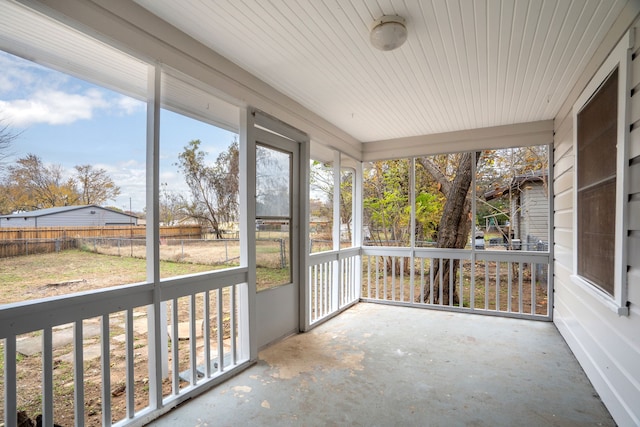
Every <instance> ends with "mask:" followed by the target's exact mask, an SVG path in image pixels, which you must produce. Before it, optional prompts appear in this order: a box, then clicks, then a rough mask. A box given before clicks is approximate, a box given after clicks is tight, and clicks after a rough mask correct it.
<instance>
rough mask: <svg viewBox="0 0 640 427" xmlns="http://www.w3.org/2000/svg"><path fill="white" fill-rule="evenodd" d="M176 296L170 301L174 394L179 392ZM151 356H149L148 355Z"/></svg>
mask: <svg viewBox="0 0 640 427" xmlns="http://www.w3.org/2000/svg"><path fill="white" fill-rule="evenodd" d="M178 333H179V332H178V298H174V299H173V300H172V301H171V373H172V378H171V380H172V381H171V384H172V391H173V394H174V396H177V395H178V394H179V393H180V364H179V360H180V359H179V357H180V355H179V352H180V350H179V348H178V347H179V345H178V340H179V339H180V337H179V336H178ZM149 357H151V356H149Z"/></svg>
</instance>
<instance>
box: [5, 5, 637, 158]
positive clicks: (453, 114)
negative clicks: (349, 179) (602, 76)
mask: <svg viewBox="0 0 640 427" xmlns="http://www.w3.org/2000/svg"><path fill="white" fill-rule="evenodd" d="M70 3H73V4H69V5H67V4H66V3H65V2H56V3H55V7H58V8H60V9H61V10H62V11H63V12H64V13H69V14H71V15H73V14H74V13H75V12H74V7H75V8H76V9H77V8H81V9H83V10H82V11H78V12H77V14H78V15H77V16H85V15H83V14H84V12H87V14H88V15H91V16H93V17H97V18H95V19H101V18H103V17H107V16H110V14H113V15H114V16H115V17H116V18H114V19H115V20H119V21H121V22H126V25H127V27H126V28H127V32H129V30H131V31H138V33H136V34H139V37H141V38H142V39H141V44H142V43H143V42H144V43H146V38H154V37H155V38H163V37H164V38H166V43H169V44H172V46H171V48H173V49H180V48H182V47H185V46H190V47H193V46H194V44H193V43H192V39H195V40H196V41H198V42H199V43H200V44H198V45H197V46H196V47H193V53H191V54H192V55H196V56H194V59H195V60H196V61H199V62H198V63H199V64H201V65H203V66H204V67H209V66H212V67H216V68H215V72H216V73H219V75H220V76H222V77H223V78H224V79H227V80H226V82H227V83H226V86H225V85H221V87H222V86H225V89H228V90H230V91H231V92H233V91H240V92H239V93H241V97H240V98H233V99H231V100H230V101H231V102H230V103H229V104H228V105H226V106H225V105H223V104H224V103H220V105H217V104H216V105H214V104H211V103H212V102H215V99H214V98H212V97H209V98H207V99H199V98H197V96H196V97H194V92H193V91H189V90H188V85H182V86H181V85H180V83H179V82H178V79H174V80H172V81H168V82H167V83H168V84H167V90H166V91H165V92H164V93H163V96H164V98H165V99H166V100H167V104H168V106H169V107H170V108H175V109H178V110H179V109H180V108H181V106H182V105H187V103H188V101H189V97H192V98H191V101H192V102H191V104H190V105H191V106H193V105H203V106H206V110H207V112H206V114H212V115H215V117H212V116H209V118H210V119H211V120H213V121H215V122H216V123H218V124H220V125H222V126H225V127H228V128H234V127H236V128H237V126H238V119H237V117H238V114H237V106H240V107H242V106H244V105H246V103H249V104H252V105H253V104H255V103H258V104H260V103H262V104H264V105H268V106H274V107H273V108H274V109H277V110H278V112H285V113H286V114H285V115H286V116H287V117H286V118H287V120H289V119H291V118H292V117H293V118H297V119H298V120H297V123H296V124H297V125H299V126H301V128H304V127H305V126H307V127H308V128H309V129H312V130H313V129H315V130H317V134H318V136H319V137H322V136H324V135H334V136H336V137H337V138H340V140H341V141H345V143H348V144H356V143H357V145H358V146H359V147H360V149H361V150H363V151H365V150H367V149H369V148H366V149H365V148H364V147H365V146H367V145H368V144H364V145H360V144H359V142H365V143H369V144H372V143H378V144H383V142H384V145H386V146H389V144H390V142H389V141H394V140H405V139H406V138H415V137H424V136H430V135H436V134H438V135H439V134H442V133H451V132H456V131H465V130H470V129H480V128H490V127H496V126H503V125H511V124H518V123H537V122H539V121H545V122H546V121H549V120H551V119H553V118H554V117H555V116H556V115H557V114H558V112H559V110H560V109H561V107H562V106H563V102H564V101H565V99H567V97H568V95H569V93H570V92H571V91H572V90H574V86H575V85H576V84H577V82H578V79H579V77H580V75H581V73H582V72H583V71H584V70H585V68H586V66H587V64H588V62H589V60H590V59H591V58H592V56H593V55H594V53H595V52H596V51H597V49H598V47H599V45H600V43H601V42H602V41H603V40H605V35H606V34H607V31H608V30H609V29H610V28H611V27H612V26H613V24H614V22H615V21H616V19H617V18H618V17H622V16H626V15H634V14H635V13H637V5H636V3H634V2H633V0H629V1H628V0H607V1H602V0H566V1H539V2H538V1H536V2H527V1H513V0H496V1H489V0H484V1H483V0H480V1H464V2H460V1H445V0H426V1H425V0H387V1H384V2H379V1H377V2H376V1H370V0H344V1H340V2H337V1H297V2H293V1H288V0H273V1H269V2H260V1H249V2H242V3H239V2H236V1H235V0H212V1H207V2H197V1H181V2H176V1H171V0H135V1H134V2H95V3H94V2H70ZM29 4H30V5H31V3H29ZM33 5H35V7H37V6H38V2H33ZM25 7H26V6H25V5H23V4H19V3H14V2H0V48H3V49H6V50H8V51H10V52H12V51H16V46H22V51H25V50H26V51H28V52H29V55H30V56H31V58H32V59H35V60H36V61H38V62H40V63H44V64H46V65H49V66H53V67H56V68H60V69H65V70H66V71H67V72H71V73H74V74H77V75H82V76H84V78H89V79H91V80H93V81H95V82H98V83H101V84H103V85H106V86H113V87H118V88H119V90H120V91H123V92H125V93H128V94H131V95H134V96H137V97H139V98H144V96H145V93H146V76H147V68H146V63H145V62H142V61H140V60H138V59H136V54H139V58H145V60H147V61H149V60H150V61H154V60H160V61H162V60H163V59H164V60H165V61H166V60H167V59H170V58H149V57H148V56H147V55H148V54H149V52H135V46H129V51H128V52H127V53H126V54H125V53H123V52H120V51H117V50H115V49H113V48H111V47H110V46H108V45H107V44H103V43H96V42H93V43H90V42H88V41H86V40H81V37H79V36H78V34H79V33H78V32H77V31H75V30H74V27H73V26H71V27H64V29H59V28H57V27H55V26H54V25H51V24H50V23H49V22H48V21H47V18H46V17H44V16H40V17H38V19H40V20H41V21H42V22H40V21H39V22H38V23H37V25H32V24H33V22H32V21H25V17H24V15H25V13H24V10H25ZM65 8H67V9H65ZM393 14H397V15H400V16H402V17H404V18H405V19H406V23H407V28H408V38H407V41H406V43H405V44H404V45H402V46H401V47H400V48H398V49H396V50H394V51H389V52H382V51H378V50H376V49H375V48H373V47H372V46H371V44H370V43H369V29H370V26H371V24H372V23H373V22H374V21H375V20H376V19H378V18H379V17H380V16H382V15H393ZM87 19H90V18H87ZM105 19H106V18H105ZM162 21H166V23H169V24H170V25H171V26H167V25H165V24H164V23H163V22H162ZM66 22H67V21H65V23H66ZM114 22H115V21H114ZM79 27H82V23H81V25H79V26H78V28H79ZM176 29H178V30H180V31H182V32H183V33H185V34H187V35H188V36H189V37H191V38H192V39H189V38H188V37H184V35H183V34H182V33H179V32H178V31H176ZM100 31H102V32H105V31H106V32H108V31H109V26H108V25H103V26H102V27H101V29H100ZM97 33H99V32H97ZM96 35H97V36H98V37H99V38H103V39H104V40H107V39H113V38H117V37H119V36H120V34H106V35H102V36H101V35H100V34H96ZM123 37H124V36H123ZM174 46H175V47H174ZM205 47H208V48H210V49H212V50H213V51H214V52H211V51H207V50H205ZM17 53H18V54H19V53H20V51H18V52H17ZM129 53H130V54H131V56H129V55H128V54H129ZM197 55H199V57H198V56H197ZM60 58H63V59H64V61H61V59H60ZM189 60H191V58H190V59H189ZM176 63H178V62H176ZM254 78H257V79H254ZM252 79H253V80H252ZM169 80H170V79H169ZM239 88H240V89H239ZM164 89H165V88H164V87H163V90H164ZM183 89H184V90H183ZM242 91H244V92H242ZM180 96H182V98H180ZM231 96H232V97H233V96H234V95H231ZM194 99H195V102H194ZM254 106H255V105H254ZM210 107H211V108H210ZM258 108H262V107H260V106H259V107H258ZM192 111H193V110H192ZM204 111H205V109H204V107H203V115H204V114H205V112H204ZM212 112H213V113H212ZM267 112H269V111H267ZM193 114H198V112H197V111H195V112H194V113H193ZM313 115H315V116H313ZM317 118H319V120H324V122H321V121H319V120H316V119H317ZM283 120H284V118H283ZM292 124H294V123H292ZM296 124H294V125H296ZM314 126H315V127H314ZM303 130H305V129H303ZM305 131H308V130H305ZM313 137H314V135H312V139H313ZM474 137H477V133H476V134H475V135H474ZM350 138H351V139H350ZM420 142H421V144H422V146H424V145H427V144H435V142H434V140H433V139H429V138H423V139H421V140H420ZM441 142H442V141H440V143H441ZM482 142H483V144H484V143H486V141H482ZM546 142H549V141H546ZM391 146H393V145H391ZM373 147H377V145H376V144H373ZM446 148H447V147H445V148H444V149H446ZM448 148H449V149H456V148H452V147H448Z"/></svg>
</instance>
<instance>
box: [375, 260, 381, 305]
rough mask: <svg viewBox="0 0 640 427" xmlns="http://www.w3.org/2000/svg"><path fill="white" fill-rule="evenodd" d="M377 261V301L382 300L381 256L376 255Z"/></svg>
mask: <svg viewBox="0 0 640 427" xmlns="http://www.w3.org/2000/svg"><path fill="white" fill-rule="evenodd" d="M374 259H375V260H376V299H380V256H378V255H374Z"/></svg>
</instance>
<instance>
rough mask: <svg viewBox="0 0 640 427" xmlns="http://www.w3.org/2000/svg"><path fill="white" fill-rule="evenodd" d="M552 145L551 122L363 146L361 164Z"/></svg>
mask: <svg viewBox="0 0 640 427" xmlns="http://www.w3.org/2000/svg"><path fill="white" fill-rule="evenodd" d="M552 142H553V120H542V121H538V122H530V123H519V124H515V125H506V126H495V127H488V128H480V129H471V130H463V131H456V132H447V133H439V134H432V135H422V136H412V137H407V138H397V139H387V140H383V141H372V142H367V143H365V144H363V151H362V157H363V160H364V161H375V160H385V159H391V158H397V157H398V156H399V155H400V154H401V155H402V157H412V156H426V155H432V154H442V153H455V152H461V151H470V150H485V149H499V148H510V147H521V146H529V145H540V144H550V143H552Z"/></svg>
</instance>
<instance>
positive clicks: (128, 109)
mask: <svg viewBox="0 0 640 427" xmlns="http://www.w3.org/2000/svg"><path fill="white" fill-rule="evenodd" d="M114 104H115V106H116V108H117V109H118V110H119V111H120V112H121V113H123V114H125V115H130V114H134V113H137V112H138V111H144V109H145V103H144V102H142V101H138V100H137V99H133V98H129V97H127V96H122V95H121V96H120V97H119V98H118V99H117V100H116V101H115V103H114Z"/></svg>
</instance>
